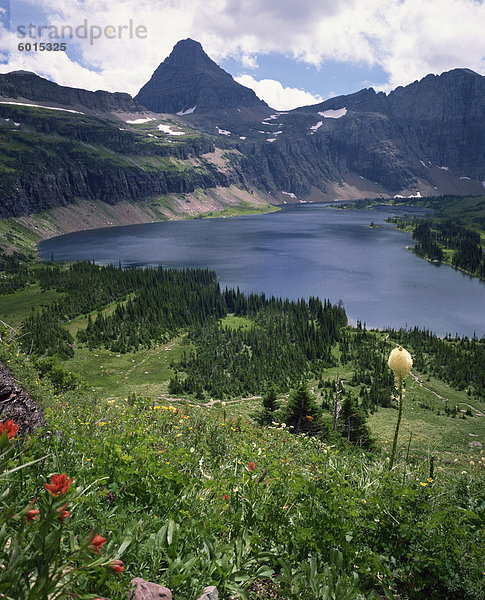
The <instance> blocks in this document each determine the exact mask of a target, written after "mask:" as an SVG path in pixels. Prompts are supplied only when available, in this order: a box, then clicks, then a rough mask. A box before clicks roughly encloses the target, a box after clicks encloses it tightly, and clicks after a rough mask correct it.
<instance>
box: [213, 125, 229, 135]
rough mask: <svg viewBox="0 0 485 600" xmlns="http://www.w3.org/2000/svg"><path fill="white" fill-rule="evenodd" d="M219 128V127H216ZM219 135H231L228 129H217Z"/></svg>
mask: <svg viewBox="0 0 485 600" xmlns="http://www.w3.org/2000/svg"><path fill="white" fill-rule="evenodd" d="M216 127H217V125H216ZM217 133H218V134H219V135H231V132H230V131H227V129H221V128H220V127H217Z"/></svg>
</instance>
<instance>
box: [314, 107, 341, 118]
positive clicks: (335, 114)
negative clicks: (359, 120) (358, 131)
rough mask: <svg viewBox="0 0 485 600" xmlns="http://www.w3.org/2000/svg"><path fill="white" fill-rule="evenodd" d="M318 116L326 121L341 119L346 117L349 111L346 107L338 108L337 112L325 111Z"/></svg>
mask: <svg viewBox="0 0 485 600" xmlns="http://www.w3.org/2000/svg"><path fill="white" fill-rule="evenodd" d="M318 114H319V115H320V116H322V117H323V118H324V119H340V118H341V117H344V116H345V115H346V114H347V109H346V108H345V106H344V107H343V108H337V109H336V110H333V109H331V108H329V109H328V110H324V111H323V112H319V113H318Z"/></svg>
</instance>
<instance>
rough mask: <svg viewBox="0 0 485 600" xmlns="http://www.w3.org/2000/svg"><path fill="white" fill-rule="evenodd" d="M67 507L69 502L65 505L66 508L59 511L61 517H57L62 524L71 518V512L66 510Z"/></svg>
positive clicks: (63, 507)
mask: <svg viewBox="0 0 485 600" xmlns="http://www.w3.org/2000/svg"><path fill="white" fill-rule="evenodd" d="M66 506H67V502H66V504H64V506H62V507H61V508H60V509H59V516H58V517H57V520H58V521H59V522H60V523H64V521H65V520H66V519H67V518H68V517H69V511H68V510H66Z"/></svg>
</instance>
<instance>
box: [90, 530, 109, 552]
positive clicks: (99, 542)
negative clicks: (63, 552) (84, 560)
mask: <svg viewBox="0 0 485 600" xmlns="http://www.w3.org/2000/svg"><path fill="white" fill-rule="evenodd" d="M104 544H106V539H105V538H104V537H101V536H100V535H95V536H92V537H91V538H90V540H89V549H90V550H91V551H92V552H97V553H98V554H101V550H100V548H101V546H104Z"/></svg>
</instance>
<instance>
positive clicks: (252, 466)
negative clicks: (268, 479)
mask: <svg viewBox="0 0 485 600" xmlns="http://www.w3.org/2000/svg"><path fill="white" fill-rule="evenodd" d="M255 470H256V465H255V464H254V463H253V462H250V463H248V471H255Z"/></svg>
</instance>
